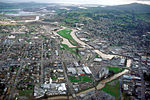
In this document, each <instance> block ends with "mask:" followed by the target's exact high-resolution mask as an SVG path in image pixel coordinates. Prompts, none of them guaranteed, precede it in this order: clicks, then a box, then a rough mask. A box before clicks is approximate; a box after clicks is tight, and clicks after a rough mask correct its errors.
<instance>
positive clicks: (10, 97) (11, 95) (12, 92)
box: [9, 62, 25, 100]
mask: <svg viewBox="0 0 150 100" xmlns="http://www.w3.org/2000/svg"><path fill="white" fill-rule="evenodd" d="M22 63H23V62H21V66H20V67H19V70H18V72H17V75H16V79H15V82H14V83H13V84H12V89H11V90H10V95H9V100H12V99H13V94H14V93H15V87H16V85H17V83H18V77H19V74H20V72H21V69H22V68H23V67H24V66H25V65H24V66H23V65H22Z"/></svg>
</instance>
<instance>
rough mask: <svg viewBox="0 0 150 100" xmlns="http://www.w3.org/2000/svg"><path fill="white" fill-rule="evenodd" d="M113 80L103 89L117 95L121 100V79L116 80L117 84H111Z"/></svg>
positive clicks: (117, 99)
mask: <svg viewBox="0 0 150 100" xmlns="http://www.w3.org/2000/svg"><path fill="white" fill-rule="evenodd" d="M110 83H111V82H108V83H106V85H105V87H104V88H102V90H103V91H104V92H106V93H108V94H110V95H112V96H115V98H116V100H119V85H120V84H119V81H118V80H116V84H115V85H110Z"/></svg>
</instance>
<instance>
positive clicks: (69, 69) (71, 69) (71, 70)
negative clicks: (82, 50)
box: [68, 67, 77, 74]
mask: <svg viewBox="0 0 150 100" xmlns="http://www.w3.org/2000/svg"><path fill="white" fill-rule="evenodd" d="M68 71H69V72H71V73H72V74H76V73H77V72H76V69H75V68H72V67H70V68H68Z"/></svg>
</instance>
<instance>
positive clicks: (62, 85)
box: [58, 83, 67, 91]
mask: <svg viewBox="0 0 150 100" xmlns="http://www.w3.org/2000/svg"><path fill="white" fill-rule="evenodd" d="M58 90H59V91H66V90H67V89H66V85H65V83H61V84H60V86H59V87H58Z"/></svg>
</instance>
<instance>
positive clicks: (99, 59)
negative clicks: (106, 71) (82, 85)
mask: <svg viewBox="0 0 150 100" xmlns="http://www.w3.org/2000/svg"><path fill="white" fill-rule="evenodd" d="M94 61H97V62H101V61H102V59H101V58H95V59H94Z"/></svg>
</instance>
